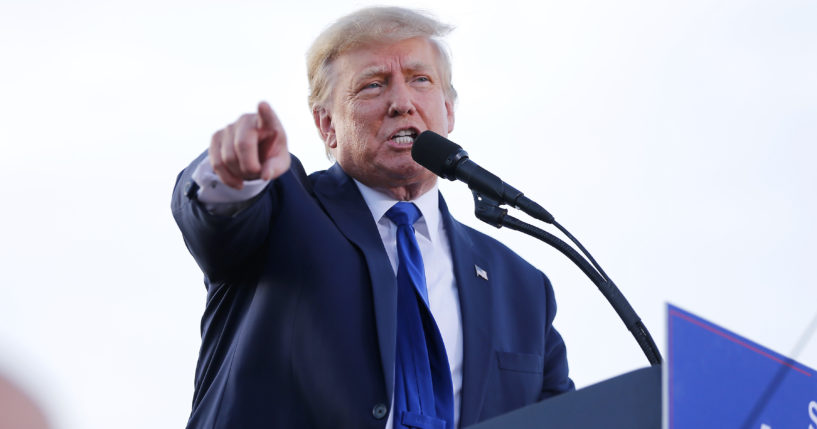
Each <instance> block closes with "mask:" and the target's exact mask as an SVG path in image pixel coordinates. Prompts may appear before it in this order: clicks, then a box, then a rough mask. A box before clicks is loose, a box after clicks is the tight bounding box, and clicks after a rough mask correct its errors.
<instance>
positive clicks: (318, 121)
mask: <svg viewBox="0 0 817 429" xmlns="http://www.w3.org/2000/svg"><path fill="white" fill-rule="evenodd" d="M312 119H314V120H315V127H317V128H318V132H319V133H320V134H321V139H322V140H323V143H324V144H325V145H326V147H327V148H329V149H334V148H336V147H338V140H337V138H336V137H335V125H334V124H333V123H332V115H331V114H330V113H329V111H328V110H326V108H324V107H315V108H314V109H312Z"/></svg>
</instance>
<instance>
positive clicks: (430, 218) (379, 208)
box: [353, 179, 440, 243]
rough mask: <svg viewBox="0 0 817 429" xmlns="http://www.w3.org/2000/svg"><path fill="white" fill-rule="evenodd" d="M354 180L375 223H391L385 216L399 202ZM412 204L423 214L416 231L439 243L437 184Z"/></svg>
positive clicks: (415, 225)
mask: <svg viewBox="0 0 817 429" xmlns="http://www.w3.org/2000/svg"><path fill="white" fill-rule="evenodd" d="M353 180H355V184H356V185H357V188H358V189H359V190H360V194H361V195H362V196H363V200H364V201H365V202H366V205H367V206H369V210H370V211H371V212H372V216H373V217H374V220H375V222H376V223H381V222H388V223H391V221H390V220H389V219H388V218H385V217H384V215H385V214H386V212H387V211H389V209H390V208H391V207H392V206H393V205H395V204H397V203H398V202H399V201H398V200H395V199H394V198H392V197H390V196H388V195H386V194H384V193H382V192H380V191H377V190H374V189H372V188H370V187H368V186H366V185H364V184H362V183H360V182H358V181H357V180H356V179H353ZM411 202H412V203H414V205H416V206H417V208H418V209H420V213H421V214H422V216H421V217H420V219H418V220H417V222H415V223H414V230H415V231H416V232H418V233H420V234H422V235H423V236H425V237H426V238H428V240H429V241H431V242H432V243H435V242H437V239H438V232H439V226H440V193H439V192H438V190H437V184H436V183H434V187H433V188H431V189H429V190H428V191H427V192H426V193H424V194H423V195H420V196H419V197H417V198H416V199H414V200H412V201H411Z"/></svg>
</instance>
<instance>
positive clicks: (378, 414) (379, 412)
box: [372, 404, 389, 420]
mask: <svg viewBox="0 0 817 429" xmlns="http://www.w3.org/2000/svg"><path fill="white" fill-rule="evenodd" d="M388 412H389V409H388V408H387V407H386V404H375V406H374V407H372V416H373V417H374V418H376V419H377V420H381V419H383V417H386V414H388Z"/></svg>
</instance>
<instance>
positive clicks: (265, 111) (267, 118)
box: [255, 101, 280, 131]
mask: <svg viewBox="0 0 817 429" xmlns="http://www.w3.org/2000/svg"><path fill="white" fill-rule="evenodd" d="M255 126H256V128H257V129H259V130H264V131H277V130H276V128H278V127H280V125H279V124H278V118H276V117H275V113H272V107H270V105H269V104H268V103H267V102H266V101H262V102H260V103H258V120H257V122H256V125H255Z"/></svg>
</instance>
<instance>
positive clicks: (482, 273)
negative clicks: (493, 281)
mask: <svg viewBox="0 0 817 429" xmlns="http://www.w3.org/2000/svg"><path fill="white" fill-rule="evenodd" d="M474 270H476V272H477V277H481V278H482V279H484V280H488V272H487V271H485V270H483V269H482V268H481V267H480V266H479V265H474Z"/></svg>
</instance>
